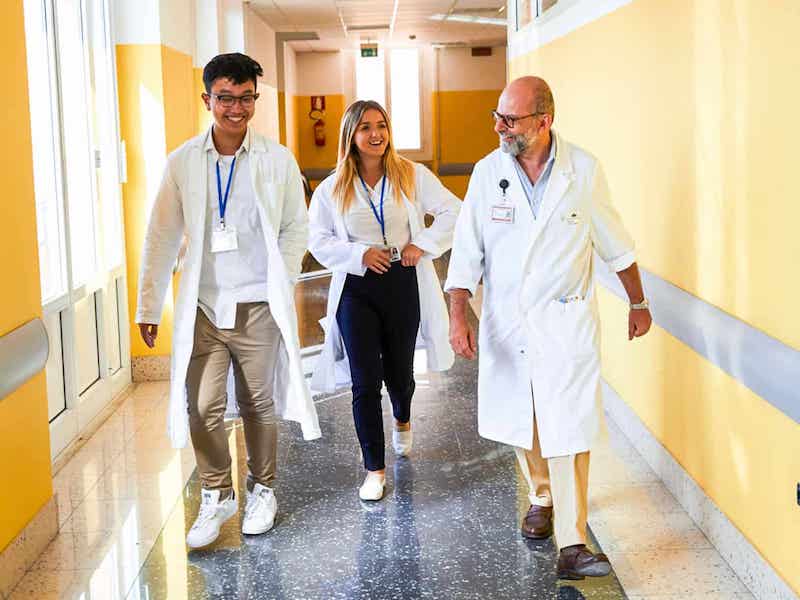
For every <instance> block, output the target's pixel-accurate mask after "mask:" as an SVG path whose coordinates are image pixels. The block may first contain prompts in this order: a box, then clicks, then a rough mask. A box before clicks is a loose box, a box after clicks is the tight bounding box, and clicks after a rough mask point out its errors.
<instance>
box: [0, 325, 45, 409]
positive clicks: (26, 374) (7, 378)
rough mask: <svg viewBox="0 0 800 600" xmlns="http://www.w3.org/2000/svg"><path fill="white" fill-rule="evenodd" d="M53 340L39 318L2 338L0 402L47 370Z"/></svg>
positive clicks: (0, 337) (0, 343) (0, 342)
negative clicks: (45, 368) (51, 340)
mask: <svg viewBox="0 0 800 600" xmlns="http://www.w3.org/2000/svg"><path fill="white" fill-rule="evenodd" d="M49 355H50V340H49V338H48V337H47V330H46V329H45V326H44V323H43V322H42V320H41V319H40V318H38V317H37V318H35V319H33V320H32V321H28V322H27V323H25V324H24V325H22V326H20V327H17V328H16V329H14V330H12V331H9V332H8V333H7V334H5V335H3V336H0V401H2V400H3V399H4V398H6V397H7V396H9V395H11V394H12V393H13V392H15V391H16V390H17V389H18V388H20V387H21V386H23V385H24V384H25V383H27V381H28V380H29V379H31V378H32V377H33V376H34V375H36V374H37V373H39V372H40V371H41V370H42V369H44V367H45V365H46V364H47V358H48V356H49Z"/></svg>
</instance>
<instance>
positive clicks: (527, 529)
mask: <svg viewBox="0 0 800 600" xmlns="http://www.w3.org/2000/svg"><path fill="white" fill-rule="evenodd" d="M552 534H553V507H552V506H537V505H535V504H531V507H530V508H529V509H528V514H526V515H525V518H524V519H522V535H523V536H525V537H526V538H528V539H531V540H543V539H544V538H547V537H550V536H551V535H552Z"/></svg>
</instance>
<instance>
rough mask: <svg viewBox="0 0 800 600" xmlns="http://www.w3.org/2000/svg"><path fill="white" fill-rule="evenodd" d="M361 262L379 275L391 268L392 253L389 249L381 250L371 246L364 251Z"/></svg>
mask: <svg viewBox="0 0 800 600" xmlns="http://www.w3.org/2000/svg"><path fill="white" fill-rule="evenodd" d="M361 262H362V263H364V266H365V267H367V268H368V269H369V270H370V271H374V272H375V273H377V274H378V275H382V274H383V273H386V271H388V270H389V267H390V266H391V265H392V261H391V254H390V253H389V251H388V250H381V249H380V248H369V249H368V250H367V251H366V252H364V256H363V257H362V258H361Z"/></svg>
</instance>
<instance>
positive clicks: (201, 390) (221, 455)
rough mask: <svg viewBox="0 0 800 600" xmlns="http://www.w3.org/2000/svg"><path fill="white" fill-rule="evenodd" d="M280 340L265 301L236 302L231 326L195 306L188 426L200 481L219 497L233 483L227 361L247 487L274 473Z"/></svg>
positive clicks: (263, 481)
mask: <svg viewBox="0 0 800 600" xmlns="http://www.w3.org/2000/svg"><path fill="white" fill-rule="evenodd" d="M279 341H280V330H279V329H278V326H277V325H276V324H275V320H274V319H273V318H272V313H271V312H270V310H269V305H268V304H267V303H265V302H257V303H250V304H239V305H238V306H237V308H236V324H235V326H234V328H233V329H217V328H216V327H215V326H214V324H213V323H212V322H211V321H209V319H208V317H206V315H205V313H204V312H203V311H202V310H201V309H199V308H198V309H197V319H196V321H195V327H194V347H193V349H192V356H191V359H190V361H189V370H188V372H187V375H186V387H187V396H188V403H189V430H190V432H191V436H192V446H193V447H194V452H195V457H196V458H197V470H198V472H199V473H200V480H201V482H202V486H203V488H205V489H209V490H216V489H218V490H220V492H221V494H220V497H221V498H224V497H226V496H228V495H230V491H231V489H232V479H231V455H230V452H229V449H228V434H227V432H226V431H225V424H224V417H225V406H226V404H227V392H226V384H227V380H228V367H229V366H230V364H231V362H232V363H233V375H234V379H235V382H236V403H237V404H238V406H239V413H240V414H241V416H242V423H243V425H244V438H245V444H246V446H247V468H248V470H249V472H250V473H249V476H248V481H247V483H248V488H249V489H252V487H253V485H254V484H255V483H260V484H262V485H266V486H268V485H270V483H271V482H272V480H273V479H274V478H275V456H276V454H277V447H278V427H277V424H276V422H275V404H274V402H273V399H272V382H273V375H274V372H275V363H276V361H277V355H278V352H277V350H278V343H279Z"/></svg>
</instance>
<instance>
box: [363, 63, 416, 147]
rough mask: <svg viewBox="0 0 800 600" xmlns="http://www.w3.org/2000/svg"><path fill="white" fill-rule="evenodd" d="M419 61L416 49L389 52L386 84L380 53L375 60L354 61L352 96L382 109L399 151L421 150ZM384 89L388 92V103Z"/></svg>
mask: <svg viewBox="0 0 800 600" xmlns="http://www.w3.org/2000/svg"><path fill="white" fill-rule="evenodd" d="M419 61H420V59H419V50H418V49H416V48H397V49H394V50H392V51H391V54H390V56H389V81H388V82H387V80H386V64H385V62H384V52H383V50H381V51H380V53H379V55H378V56H377V57H361V56H359V57H358V58H357V59H356V97H357V99H358V100H375V101H377V102H380V104H381V106H383V107H384V108H386V110H387V111H388V112H389V115H390V117H391V119H392V132H393V136H394V144H395V147H396V148H398V149H401V150H419V149H421V147H422V123H421V114H420V64H419ZM387 83H388V84H390V85H388V86H387ZM387 87H388V88H389V89H390V90H391V94H390V98H389V100H390V102H389V103H388V104H387V102H386V99H387V95H388V94H387Z"/></svg>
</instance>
